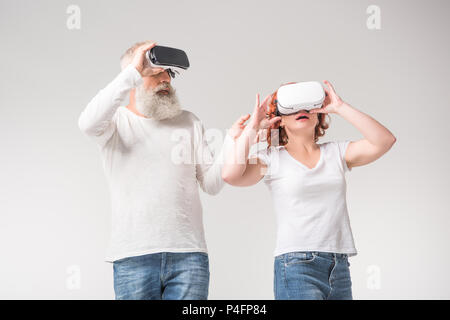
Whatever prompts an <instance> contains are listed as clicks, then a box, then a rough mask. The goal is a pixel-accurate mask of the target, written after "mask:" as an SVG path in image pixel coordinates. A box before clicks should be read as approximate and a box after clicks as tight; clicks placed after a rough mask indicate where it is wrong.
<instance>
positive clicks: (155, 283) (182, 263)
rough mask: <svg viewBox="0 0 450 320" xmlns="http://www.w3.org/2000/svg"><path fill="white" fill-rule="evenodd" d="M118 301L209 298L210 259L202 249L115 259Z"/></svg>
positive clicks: (115, 281) (115, 288)
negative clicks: (199, 250)
mask: <svg viewBox="0 0 450 320" xmlns="http://www.w3.org/2000/svg"><path fill="white" fill-rule="evenodd" d="M113 269H114V292H115V294H116V299H117V300H206V299H208V288H209V276H210V274H209V258H208V254H207V253H203V252H180V253H178V252H177V253H172V252H161V253H152V254H146V255H143V256H136V257H129V258H124V259H120V260H117V261H114V263H113Z"/></svg>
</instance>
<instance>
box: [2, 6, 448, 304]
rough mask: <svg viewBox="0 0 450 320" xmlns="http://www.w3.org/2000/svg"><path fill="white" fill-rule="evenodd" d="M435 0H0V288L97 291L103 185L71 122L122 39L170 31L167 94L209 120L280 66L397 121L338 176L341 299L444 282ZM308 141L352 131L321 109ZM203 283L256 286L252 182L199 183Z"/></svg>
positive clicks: (442, 13)
mask: <svg viewBox="0 0 450 320" xmlns="http://www.w3.org/2000/svg"><path fill="white" fill-rule="evenodd" d="M449 12H450V2H449V1H446V0H441V1H438V0H433V1H406V0H396V1H387V0H374V1H365V0H342V1H335V0H321V1H312V0H311V1H306V0H303V1H300V0H299V1H287V0H283V1H206V0H205V1H198V0H190V1H169V0H168V1H106V0H97V1H86V0H73V1H72V0H71V1H50V0H47V1H44V0H39V1H26V0H14V1H13V0H1V1H0V25H1V28H0V39H1V45H0V46H1V59H0V74H1V78H0V97H1V109H0V136H1V138H0V141H1V149H0V150H1V151H0V152H1V157H0V164H1V165H0V179H1V185H0V186H1V189H0V198H1V201H0V250H1V254H2V259H1V263H0V298H2V299H13V298H24V299H49V298H56V299H112V298H114V291H113V278H112V265H111V264H109V263H106V262H104V256H105V250H106V246H107V242H108V240H109V233H110V211H111V207H110V194H109V190H108V185H107V181H106V179H105V175H104V173H103V166H102V162H101V158H100V153H99V150H98V148H97V146H96V145H95V144H94V143H93V142H92V141H91V140H89V139H87V138H86V136H85V135H83V134H82V133H81V132H80V130H79V128H78V123H77V122H78V117H79V115H80V113H81V112H82V110H83V109H84V108H85V107H86V105H87V103H88V102H89V101H90V99H91V98H92V97H93V96H94V95H95V94H96V93H97V92H98V91H99V90H100V89H102V88H103V87H105V86H106V85H107V84H108V83H109V82H110V81H111V80H112V79H113V78H114V77H115V76H116V75H117V74H118V73H119V72H120V67H119V58H120V56H121V55H122V54H123V52H124V51H125V50H126V49H127V48H129V47H130V46H131V45H132V44H133V43H135V42H138V41H142V40H154V41H156V42H157V43H158V44H160V45H167V46H173V47H176V48H182V49H183V50H185V51H186V52H187V54H188V56H189V60H190V63H191V67H190V69H189V70H188V71H186V72H185V73H184V74H183V75H182V76H181V77H177V78H176V79H174V80H173V82H172V85H173V86H174V87H175V88H176V90H177V93H178V95H179V97H180V101H181V103H182V107H183V109H186V110H189V111H191V112H193V113H194V114H196V115H197V116H198V117H199V118H200V119H201V121H202V122H203V124H204V126H205V128H206V129H216V130H220V131H221V132H225V130H226V129H227V128H229V127H230V126H231V124H232V123H233V122H234V121H235V120H236V119H237V118H238V117H239V116H241V115H243V114H246V113H250V112H251V111H252V110H253V107H254V101H255V94H256V93H260V94H261V96H262V97H265V96H266V95H267V94H270V93H272V92H274V91H275V90H276V89H277V88H278V87H279V86H280V85H281V84H283V83H286V82H292V81H310V80H316V81H323V80H329V81H330V82H331V83H332V84H333V85H334V87H335V89H336V91H337V93H338V94H339V95H340V96H341V98H342V99H343V100H344V101H346V102H348V103H349V104H350V105H352V106H353V107H355V108H357V109H358V110H360V111H362V112H364V113H366V114H368V115H370V116H372V117H373V118H375V119H377V120H378V121H379V122H380V123H382V124H383V125H384V126H386V127H387V128H388V129H389V130H390V131H391V132H392V133H393V134H394V135H395V137H396V138H397V142H396V144H395V145H394V146H393V148H392V149H391V150H390V151H389V152H388V153H387V154H386V155H385V156H383V157H382V158H380V159H379V160H377V161H375V162H374V163H371V164H369V165H367V166H363V167H355V168H354V169H353V170H352V171H351V172H350V173H348V174H347V175H346V177H347V203H348V210H349V215H350V219H351V226H352V229H353V233H354V237H355V244H356V248H357V250H358V255H357V256H355V257H352V258H350V264H351V266H350V270H351V275H352V281H353V294H354V298H355V299H396V298H404V299H415V298H424V299H429V298H438V299H440V298H446V299H449V298H450V289H449V286H448V284H449V283H450V274H449V272H448V264H449V262H450V250H449V248H448V243H449V240H450V236H449V232H448V227H449V224H450V215H449V213H450V212H449V206H448V194H449V186H450V182H449V181H450V174H449V170H448V163H449V160H450V154H449V153H450V151H449V147H448V139H449V138H450V136H449V130H448V126H449V124H448V121H449V116H450V108H449V107H450V106H449V101H450V90H449V81H448V79H449V77H450V62H449V59H448V58H449V57H450V44H449V41H448V40H447V39H448V37H447V36H448V35H447V33H448V31H449V30H450V21H449V19H448V14H449ZM330 118H331V122H330V128H329V129H328V130H327V131H326V134H325V136H323V137H321V138H320V140H319V143H321V142H326V141H332V140H342V139H350V140H359V139H361V138H363V137H362V136H361V134H360V133H359V132H358V131H357V130H356V129H355V127H353V126H352V125H351V124H350V123H348V122H347V121H345V120H344V119H343V118H340V117H339V116H337V115H336V114H331V115H330ZM201 199H202V204H203V215H204V226H205V232H206V241H207V245H208V251H209V256H210V270H211V281H210V288H209V293H210V294H209V298H210V299H273V256H272V254H273V250H274V247H275V235H276V234H275V232H276V230H275V217H274V212H273V207H272V205H273V204H272V200H271V198H270V194H269V191H268V190H267V188H266V186H265V185H264V184H263V183H262V182H260V183H259V184H257V185H256V186H253V187H249V188H236V187H230V186H226V187H225V188H224V189H223V190H222V191H221V192H220V193H219V194H218V195H216V196H209V195H206V194H203V193H202V194H201Z"/></svg>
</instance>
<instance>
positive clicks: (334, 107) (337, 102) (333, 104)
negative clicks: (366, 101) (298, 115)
mask: <svg viewBox="0 0 450 320" xmlns="http://www.w3.org/2000/svg"><path fill="white" fill-rule="evenodd" d="M324 83H325V87H324V90H325V100H324V101H323V105H322V107H321V108H315V109H312V110H309V112H310V113H338V111H339V107H340V106H342V105H343V104H344V101H342V99H341V98H340V97H339V96H338V95H337V93H336V91H335V90H334V88H333V85H332V84H331V83H330V82H329V81H327V80H325V81H324Z"/></svg>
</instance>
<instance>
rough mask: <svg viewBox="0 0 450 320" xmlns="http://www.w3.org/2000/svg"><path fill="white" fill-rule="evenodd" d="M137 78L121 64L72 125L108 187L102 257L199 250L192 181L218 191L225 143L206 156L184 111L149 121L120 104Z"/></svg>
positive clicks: (197, 126) (199, 128)
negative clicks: (95, 155) (93, 150)
mask: <svg viewBox="0 0 450 320" xmlns="http://www.w3.org/2000/svg"><path fill="white" fill-rule="evenodd" d="M142 81H143V80H142V77H141V75H140V74H139V72H138V71H137V70H136V69H135V68H134V67H133V66H131V65H130V66H128V67H127V68H126V69H124V70H123V71H122V72H121V73H120V74H119V75H118V76H117V77H116V78H115V79H114V80H113V81H112V82H111V83H110V84H109V85H108V86H107V87H106V88H104V89H103V90H101V91H100V92H99V93H98V94H97V95H96V96H95V97H94V98H93V99H92V101H91V102H90V103H89V104H88V106H87V107H86V108H85V110H84V111H83V112H82V114H81V115H80V118H79V122H78V125H79V127H80V129H81V131H82V132H83V133H85V134H86V135H87V136H88V137H89V138H91V139H92V140H94V141H95V142H96V143H97V145H98V146H99V149H100V151H101V156H102V160H103V167H104V171H105V174H106V177H107V180H108V184H109V189H110V194H111V209H112V231H111V239H110V242H109V248H108V252H107V255H106V258H105V260H106V261H108V262H112V261H115V260H118V259H122V258H125V257H130V256H138V255H144V254H149V253H156V252H164V251H167V252H207V246H206V242H205V236H204V230H203V221H202V206H201V203H200V198H199V191H198V186H200V187H201V188H202V189H203V190H204V191H205V192H207V193H209V194H216V193H218V192H219V191H220V190H221V188H222V187H223V185H224V181H223V180H222V177H221V168H222V165H223V153H224V152H225V151H224V150H223V149H224V148H226V145H230V143H231V145H232V144H233V141H232V138H231V137H230V136H229V135H226V139H225V142H224V145H223V148H222V151H221V152H220V153H219V154H218V155H217V156H216V157H215V159H214V157H213V153H212V152H211V150H210V149H209V148H208V144H207V142H206V138H205V135H204V129H203V125H202V123H201V122H200V120H199V119H198V118H197V117H196V116H195V115H194V114H193V113H192V112H189V111H186V110H183V112H182V113H181V114H180V115H179V116H176V117H175V118H172V119H166V120H161V121H157V120H155V119H152V118H144V117H141V116H138V115H136V114H135V113H133V112H132V111H130V110H129V109H127V108H126V107H123V106H121V104H122V103H123V102H125V99H126V98H128V94H129V91H130V90H131V89H132V88H134V87H136V86H138V85H140V84H141V83H142ZM187 137H188V138H187ZM183 139H184V140H183ZM182 141H184V142H182ZM188 155H189V156H188Z"/></svg>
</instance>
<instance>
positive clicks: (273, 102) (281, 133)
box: [267, 82, 329, 147]
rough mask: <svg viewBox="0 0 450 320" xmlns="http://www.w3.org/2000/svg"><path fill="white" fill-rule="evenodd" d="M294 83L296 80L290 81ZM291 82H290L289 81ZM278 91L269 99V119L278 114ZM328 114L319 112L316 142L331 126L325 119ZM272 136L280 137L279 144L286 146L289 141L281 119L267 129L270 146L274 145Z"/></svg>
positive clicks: (315, 133)
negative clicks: (281, 124)
mask: <svg viewBox="0 0 450 320" xmlns="http://www.w3.org/2000/svg"><path fill="white" fill-rule="evenodd" d="M290 83H294V82H290ZM288 84H289V83H288ZM277 92H278V90H277V91H275V92H274V93H272V96H271V98H270V99H269V104H268V110H267V117H268V119H272V118H273V117H276V116H277ZM326 115H327V116H328V117H329V115H328V114H326V113H317V117H318V119H319V123H318V124H317V125H316V127H315V128H314V142H317V141H318V140H319V138H320V137H322V136H323V135H325V130H326V129H328V128H329V125H328V122H326V121H325V116H326ZM272 138H275V139H276V138H278V145H280V146H284V145H286V144H287V143H288V140H289V138H288V135H287V133H286V130H285V129H284V127H282V126H280V121H278V122H276V123H275V124H274V125H272V126H271V127H270V128H268V130H267V143H268V147H271V146H272Z"/></svg>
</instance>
